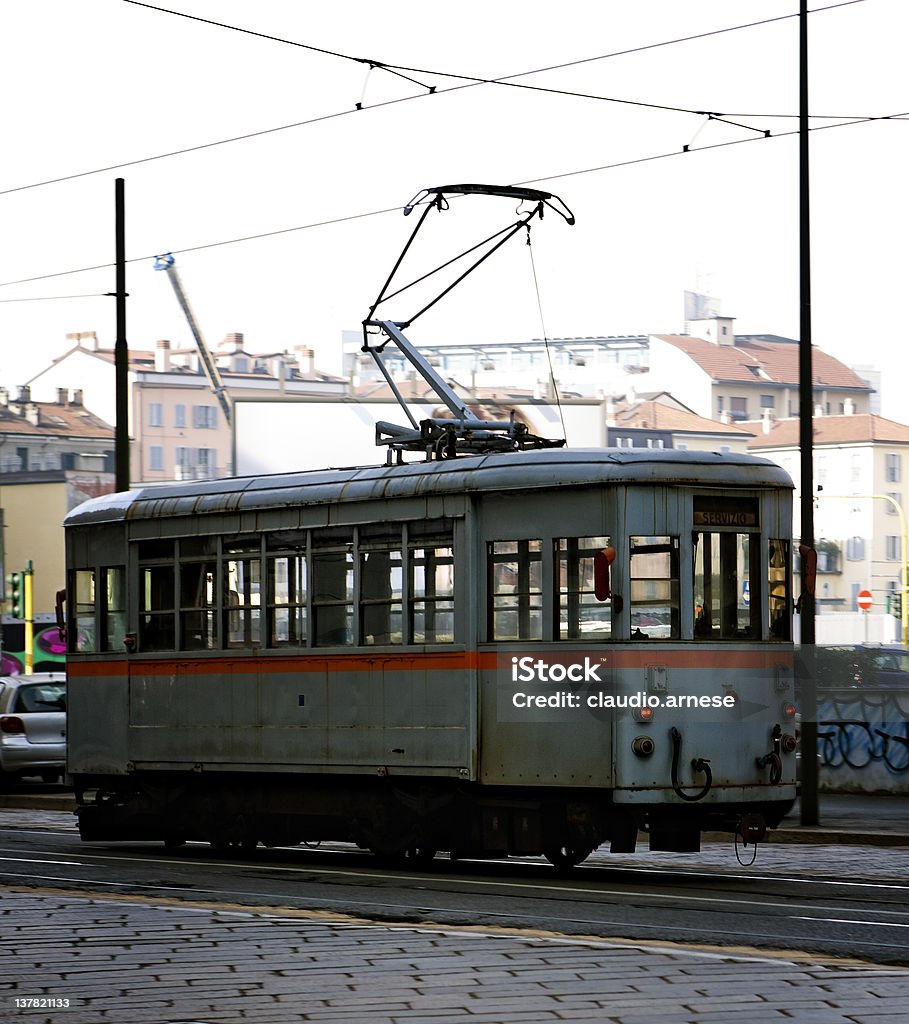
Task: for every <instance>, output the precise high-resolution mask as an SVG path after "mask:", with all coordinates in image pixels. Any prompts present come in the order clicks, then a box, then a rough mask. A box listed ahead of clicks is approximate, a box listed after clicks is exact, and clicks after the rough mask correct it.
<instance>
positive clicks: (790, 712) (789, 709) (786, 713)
mask: <svg viewBox="0 0 909 1024" xmlns="http://www.w3.org/2000/svg"><path fill="white" fill-rule="evenodd" d="M798 710H799V709H798V708H797V707H796V706H795V705H794V704H792V703H790V702H789V701H784V702H783V705H782V707H781V708H780V711H782V713H783V718H795V716H796V715H797V714H798Z"/></svg>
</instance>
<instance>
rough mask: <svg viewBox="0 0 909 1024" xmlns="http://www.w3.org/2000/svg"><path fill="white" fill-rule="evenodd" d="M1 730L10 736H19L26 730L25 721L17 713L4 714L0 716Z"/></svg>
mask: <svg viewBox="0 0 909 1024" xmlns="http://www.w3.org/2000/svg"><path fill="white" fill-rule="evenodd" d="M0 732H5V733H7V734H8V735H10V736H18V735H21V734H22V733H24V732H25V722H23V721H22V719H21V718H16V716H15V715H3V716H2V717H0Z"/></svg>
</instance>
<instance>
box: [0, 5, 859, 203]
mask: <svg viewBox="0 0 909 1024" xmlns="http://www.w3.org/2000/svg"><path fill="white" fill-rule="evenodd" d="M123 2H124V3H130V4H133V5H134V6H138V7H146V8H149V9H151V10H155V11H161V12H162V13H166V14H174V15H177V16H179V17H185V18H189V19H191V20H195V21H202V22H205V23H207V24H211V25H216V26H218V27H222V28H229V29H234V31H238V32H247V33H249V34H251V35H255V36H261V37H262V38H265V39H271V40H274V41H277V42H283V43H287V44H289V45H293V46H299V47H302V48H304V49H308V50H313V51H314V52H318V53H325V54H327V55H329V56H334V57H338V58H342V59H346V60H351V61H356V62H358V63H368V64H369V65H370V66H371V67H380V68H383V69H385V70H393V71H397V70H407V71H414V72H415V73H420V74H428V75H440V76H443V77H447V78H460V79H462V80H463V81H462V84H460V85H453V86H447V87H442V88H438V89H436V88H435V87H433V89H432V91H431V93H420V94H419V95H416V96H400V97H397V98H395V99H391V100H383V101H380V102H378V103H372V104H369V105H368V106H363V104H362V103H360V104H357V105H356V107H355V108H354V109H349V108H348V109H345V110H339V111H334V112H332V113H329V114H321V115H318V116H317V117H313V118H308V119H306V120H303V121H295V122H293V123H291V124H285V125H277V126H275V127H274V128H263V129H261V130H259V131H255V132H247V133H245V134H243V135H235V136H231V137H230V138H226V139H216V140H214V141H212V142H202V143H199V144H197V145H194V146H185V147H181V148H180V149H174V150H168V151H167V152H164V153H156V154H153V155H151V156H145V157H137V158H136V159H135V160H125V161H122V162H120V163H116V164H108V165H106V166H104V167H95V168H92V169H90V170H87V171H76V172H74V173H73V174H66V175H62V176H60V177H58V178H47V179H45V180H43V181H35V182H29V183H28V184H25V185H16V186H14V187H12V188H7V189H0V196H3V195H11V194H14V193H16V192H24V191H27V190H30V189H35V188H42V187H45V186H47V185H58V184H61V183H62V182H65V181H75V180H78V179H79V178H86V177H90V176H92V175H95V174H104V173H106V172H109V171H116V170H122V169H123V168H125V167H136V166H140V165H141V164H146V163H152V162H154V161H156V160H167V159H171V158H173V157H177V156H186V155H188V154H190V153H197V152H202V151H204V150H207V149H213V148H215V147H217V146H226V145H230V144H232V143H235V142H245V141H248V140H250V139H255V138H261V137H263V136H265V135H272V134H275V133H277V132H283V131H290V130H291V129H294V128H304V127H307V126H309V125H313V124H319V123H320V122H324V121H330V120H334V119H336V118H341V117H348V116H350V115H355V114H358V113H361V112H362V111H364V110H380V109H382V108H384V107H390V106H395V105H397V104H400V103H408V102H410V101H411V100H418V99H424V98H426V96H427V95H442V94H446V93H451V92H458V91H461V90H464V89H471V88H475V87H477V86H479V85H503V86H512V87H520V88H526V89H529V90H533V91H539V92H548V93H552V94H554V95H561V96H568V97H571V98H578V99H589V100H597V101H601V102H604V103H614V104H620V105H627V106H634V107H640V108H643V109H651V110H663V111H667V112H670V113H683V114H692V115H698V116H704V115H708V116H709V115H712V116H714V117H716V116H717V115H718V114H719V113H720V112H719V111H708V110H695V109H689V108H686V107H674V106H670V105H667V104H660V103H646V102H644V101H642V100H628V99H621V98H618V97H611V96H601V95H597V94H596V93H582V92H574V91H571V90H566V89H554V88H547V87H544V86H534V85H527V84H526V83H516V82H514V81H512V79H515V78H521V77H525V76H528V75H537V74H543V73H546V72H548V71H557V70H562V69H564V68H568V67H574V66H578V65H581V64H588V63H593V62H595V61H599V60H607V59H609V58H612V57H621V56H626V55H630V54H633V53H638V52H643V51H646V50H651V49H656V48H659V47H663V46H671V45H674V44H677V43H684V42H690V41H692V40H696V39H701V38H707V37H709V36H713V35H720V34H723V33H727V32H736V31H739V30H741V29H747V28H754V27H758V26H761V25H765V24H769V23H771V22H774V21H783V20H786V19H789V18H794V17H798V15H796V14H787V15H780V16H779V17H777V18H768V19H766V20H764V21H756V22H750V23H747V24H742V25H735V26H731V27H728V28H723V29H715V30H712V31H710V32H704V33H700V34H698V35H693V36H685V37H680V38H677V39H669V40H663V41H661V42H658V43H649V44H646V45H643V46H639V47H634V48H632V49H629V50H619V51H616V52H614V53H607V54H601V55H599V56H597V57H585V58H582V59H581V60H577V61H571V62H568V63H564V64H556V65H552V66H551V67H544V68H537V69H535V70H533V71H522V72H518V73H516V74H514V75H506V76H502V77H499V78H470V77H469V76H466V75H457V74H449V73H447V72H439V71H430V70H421V69H413V68H407V67H403V66H401V67H397V66H393V65H386V64H383V63H382V62H380V61H369V60H367V59H366V58H358V57H351V56H349V55H347V54H342V53H337V52H335V51H332V50H323V49H320V48H319V47H315V46H311V45H309V44H306V43H296V42H293V41H292V40H286V39H281V38H280V37H277V36H268V35H265V34H264V33H259V32H254V31H253V30H251V29H241V28H237V27H235V26H231V25H226V24H224V23H222V22H215V21H209V20H208V19H205V18H200V17H198V16H196V15H189V14H184V13H182V12H180V11H171V10H168V9H167V8H163V7H155V6H154V5H152V4H146V3H140V2H139V0H123ZM865 2H866V0H842V2H841V3H837V4H831V5H828V6H827V7H820V8H816V9H815V10H814V11H812V12H810V13H818V12H820V11H827V10H832V9H834V8H837V7H846V6H850V5H852V4H855V3H865ZM411 81H412V79H411ZM418 84H419V83H418ZM726 113H727V114H728V116H731V117H757V118H781V119H787V118H796V117H798V116H799V115H798V114H766V113H765V114H752V113H747V114H746V113H739V112H735V111H732V112H728V111H727V112H726ZM845 116H847V115H836V114H821V115H815V114H812V115H811V117H812V120H821V119H834V120H841V119H842V118H843V117H845ZM848 116H850V117H852V116H855V117H856V118H859V117H861V116H863V115H848Z"/></svg>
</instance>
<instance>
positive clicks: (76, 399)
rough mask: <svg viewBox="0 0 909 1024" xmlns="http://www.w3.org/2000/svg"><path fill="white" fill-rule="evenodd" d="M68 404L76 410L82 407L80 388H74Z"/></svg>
mask: <svg viewBox="0 0 909 1024" xmlns="http://www.w3.org/2000/svg"><path fill="white" fill-rule="evenodd" d="M70 404H71V405H74V406H76V407H77V408H78V407H79V406H81V405H82V388H76V389H75V390H74V391H73V397H72V400H71V402H70Z"/></svg>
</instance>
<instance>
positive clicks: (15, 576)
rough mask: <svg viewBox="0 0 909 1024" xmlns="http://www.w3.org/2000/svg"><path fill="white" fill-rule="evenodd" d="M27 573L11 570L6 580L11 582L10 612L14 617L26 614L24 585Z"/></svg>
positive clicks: (19, 617)
mask: <svg viewBox="0 0 909 1024" xmlns="http://www.w3.org/2000/svg"><path fill="white" fill-rule="evenodd" d="M24 576H25V573H21V572H11V573H10V574H9V576H7V578H6V581H7V583H8V584H9V602H10V614H11V615H12V616H13V618H14V619H21V618H23V617H24V615H25V589H24V587H23V586H22V584H23V581H24Z"/></svg>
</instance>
